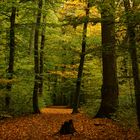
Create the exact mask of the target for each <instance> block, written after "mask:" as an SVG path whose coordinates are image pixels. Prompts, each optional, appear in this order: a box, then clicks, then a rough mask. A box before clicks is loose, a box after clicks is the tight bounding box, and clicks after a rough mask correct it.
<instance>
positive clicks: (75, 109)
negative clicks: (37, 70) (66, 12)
mask: <svg viewBox="0 0 140 140" xmlns="http://www.w3.org/2000/svg"><path fill="white" fill-rule="evenodd" d="M86 17H87V19H86V21H85V23H84V26H83V39H82V52H81V57H80V64H79V68H78V76H77V81H76V91H75V94H74V96H73V98H74V99H73V111H72V113H73V114H74V113H78V112H79V111H78V107H79V100H80V87H81V81H82V74H83V66H84V61H85V51H86V36H87V26H88V18H89V2H87V8H86Z"/></svg>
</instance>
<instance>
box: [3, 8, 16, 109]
mask: <svg viewBox="0 0 140 140" xmlns="http://www.w3.org/2000/svg"><path fill="white" fill-rule="evenodd" d="M15 19H16V8H15V7H14V6H13V7H12V13H11V16H10V43H9V47H10V53H9V65H8V69H7V77H8V79H9V80H11V79H12V78H13V72H14V55H15ZM6 88H7V90H8V92H10V91H11V89H12V84H11V83H8V84H7V87H6ZM9 105H10V96H9V93H8V94H7V95H6V97H5V106H6V108H9Z"/></svg>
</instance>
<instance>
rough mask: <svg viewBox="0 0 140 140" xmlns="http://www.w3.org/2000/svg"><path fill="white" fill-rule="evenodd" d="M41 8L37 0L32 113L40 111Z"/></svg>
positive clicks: (40, 2)
mask: <svg viewBox="0 0 140 140" xmlns="http://www.w3.org/2000/svg"><path fill="white" fill-rule="evenodd" d="M41 10H42V0H39V1H38V13H37V19H36V27H35V37H34V72H35V79H34V91H33V111H34V113H40V110H39V106H38V92H39V51H38V42H39V26H40V22H41Z"/></svg>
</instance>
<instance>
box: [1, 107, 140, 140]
mask: <svg viewBox="0 0 140 140" xmlns="http://www.w3.org/2000/svg"><path fill="white" fill-rule="evenodd" d="M41 112H42V113H41V114H32V115H27V116H22V117H17V118H10V119H6V120H1V121H0V140H70V139H71V140H140V135H138V134H136V133H135V132H134V131H133V130H131V129H130V130H127V129H125V128H123V127H121V126H120V125H118V124H117V123H116V122H114V121H112V120H109V119H92V118H90V117H88V116H86V115H85V114H83V113H79V114H76V115H72V114H71V109H68V108H63V107H60V108H57V107H55V108H54V107H50V108H45V109H42V110H41ZM69 119H72V120H73V122H74V127H75V129H76V130H77V132H78V133H77V134H74V135H64V136H60V135H54V134H55V133H56V132H58V131H59V129H60V127H61V125H62V123H63V122H64V121H66V120H69Z"/></svg>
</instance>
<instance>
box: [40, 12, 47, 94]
mask: <svg viewBox="0 0 140 140" xmlns="http://www.w3.org/2000/svg"><path fill="white" fill-rule="evenodd" d="M43 24H44V26H43V28H42V33H41V47H40V64H39V78H40V82H39V94H40V95H41V94H42V93H43V68H44V67H43V66H44V46H45V31H46V15H44V16H43Z"/></svg>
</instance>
